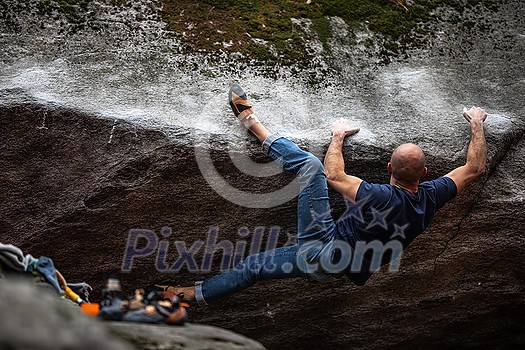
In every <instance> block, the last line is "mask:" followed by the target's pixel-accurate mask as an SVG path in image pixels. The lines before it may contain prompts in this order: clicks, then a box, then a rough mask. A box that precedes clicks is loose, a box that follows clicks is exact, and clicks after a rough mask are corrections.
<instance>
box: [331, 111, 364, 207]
mask: <svg viewBox="0 0 525 350" xmlns="http://www.w3.org/2000/svg"><path fill="white" fill-rule="evenodd" d="M357 132H359V128H352V127H350V124H349V123H348V120H346V119H339V120H337V121H335V122H334V124H333V125H332V140H331V142H330V146H329V147H328V151H327V152H326V156H325V158H324V168H325V172H326V180H327V182H328V184H329V185H330V187H332V188H333V189H334V190H336V191H337V192H339V193H341V194H342V195H343V196H345V197H346V198H348V199H350V200H351V201H352V202H355V200H356V195H357V190H358V189H359V185H361V182H363V180H361V179H360V178H358V177H355V176H352V175H348V174H346V173H345V160H344V158H343V143H344V140H345V138H346V137H347V136H350V135H354V134H356V133H357Z"/></svg>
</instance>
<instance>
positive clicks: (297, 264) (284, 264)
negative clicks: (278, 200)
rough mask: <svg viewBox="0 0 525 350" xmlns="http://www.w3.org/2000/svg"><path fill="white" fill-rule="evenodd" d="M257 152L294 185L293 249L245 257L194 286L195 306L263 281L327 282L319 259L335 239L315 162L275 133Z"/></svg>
mask: <svg viewBox="0 0 525 350" xmlns="http://www.w3.org/2000/svg"><path fill="white" fill-rule="evenodd" d="M263 149H264V150H265V151H266V152H267V153H268V155H269V156H270V157H271V158H272V159H273V160H275V161H276V162H277V163H279V164H280V165H281V166H282V167H283V168H284V169H285V170H288V171H290V172H292V173H293V174H294V176H295V177H296V179H297V180H298V182H299V185H300V193H299V197H298V204H297V221H298V223H297V225H298V227H297V231H298V235H297V240H298V244H296V245H293V246H284V247H281V248H277V249H273V250H270V251H266V252H262V253H259V254H254V255H250V256H248V257H247V258H245V259H244V260H243V261H241V262H239V263H238V264H237V265H236V266H235V267H234V268H232V269H230V270H227V271H225V272H223V273H221V274H219V275H216V276H213V277H210V278H208V279H206V280H204V281H199V282H197V283H196V284H195V297H196V299H197V301H205V302H211V301H214V300H216V299H219V298H222V297H225V296H228V295H231V294H234V293H236V292H239V291H241V290H243V289H246V288H248V287H250V286H252V285H254V284H255V283H257V282H258V281H262V280H268V279H283V278H297V277H302V278H311V279H314V280H317V281H320V282H328V281H330V280H331V276H330V274H328V273H326V272H325V271H323V270H322V269H320V268H318V266H319V264H318V263H319V261H321V259H327V258H328V259H331V256H332V243H333V242H334V240H335V237H336V225H335V222H334V220H333V219H332V215H331V214H330V201H329V198H328V185H327V183H326V175H325V172H324V168H323V165H322V163H321V161H320V160H319V159H318V158H317V157H315V156H314V155H313V154H311V153H309V152H306V151H303V150H302V149H300V148H299V147H298V146H297V145H296V144H295V143H293V142H292V141H290V140H288V139H286V138H283V137H281V136H280V135H279V134H272V135H270V136H269V137H268V138H267V139H266V140H264V142H263Z"/></svg>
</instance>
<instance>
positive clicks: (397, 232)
mask: <svg viewBox="0 0 525 350" xmlns="http://www.w3.org/2000/svg"><path fill="white" fill-rule="evenodd" d="M409 225H410V224H404V225H403V226H399V225H398V224H394V233H393V234H392V236H390V239H394V238H395V237H398V236H399V237H401V238H403V239H406V237H405V230H406V229H407V227H408V226H409Z"/></svg>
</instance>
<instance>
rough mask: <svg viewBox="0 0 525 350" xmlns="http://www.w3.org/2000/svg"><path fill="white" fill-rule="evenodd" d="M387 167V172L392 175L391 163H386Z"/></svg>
mask: <svg viewBox="0 0 525 350" xmlns="http://www.w3.org/2000/svg"><path fill="white" fill-rule="evenodd" d="M387 168H388V173H389V174H390V175H392V163H388V166H387ZM425 170H426V168H425Z"/></svg>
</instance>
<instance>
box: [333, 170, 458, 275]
mask: <svg viewBox="0 0 525 350" xmlns="http://www.w3.org/2000/svg"><path fill="white" fill-rule="evenodd" d="M456 193H457V188H456V184H455V183H454V181H453V180H452V179H451V178H449V177H445V176H444V177H440V178H438V179H436V180H432V181H425V182H422V183H420V184H419V187H418V191H417V193H416V194H413V193H410V192H408V191H406V190H403V189H401V188H399V187H396V186H392V185H390V184H388V185H387V184H381V185H380V184H369V183H367V182H366V181H363V182H362V183H361V185H360V186H359V189H358V190H357V195H356V202H355V204H348V209H347V211H346V212H345V213H344V214H343V215H342V216H341V217H340V218H339V220H338V221H337V230H338V232H339V234H340V236H342V238H343V239H344V240H346V241H347V242H348V243H349V244H350V245H351V246H352V248H354V249H355V247H356V245H357V244H358V242H360V241H362V242H365V243H369V242H374V241H376V242H379V243H381V244H383V245H386V244H388V243H389V242H391V241H392V240H397V241H398V242H399V243H400V244H401V245H402V247H403V248H405V247H407V246H408V245H409V244H410V243H411V242H412V241H413V240H414V239H415V238H416V237H417V236H418V235H420V234H421V233H422V232H423V231H424V230H425V229H426V228H427V227H428V225H430V222H431V221H432V219H433V218H434V214H435V213H436V211H437V210H438V209H440V208H442V207H443V206H444V205H445V203H446V202H448V201H449V200H451V199H452V198H454V197H455V195H456ZM361 244H362V243H361ZM372 253H373V252H371V251H368V252H366V254H364V260H365V262H368V263H369V262H370V261H367V260H370V259H371V258H370V256H368V255H367V254H372ZM390 261H391V256H390V255H389V254H385V255H384V256H383V257H382V261H381V265H383V264H386V263H389V262H390ZM367 266H368V265H366V264H364V266H363V270H362V271H360V272H357V273H356V272H355V271H353V272H350V271H349V272H348V273H347V274H348V277H349V278H350V279H351V280H352V281H353V282H354V283H356V284H358V285H363V284H364V283H365V282H366V281H367V280H368V278H370V276H371V275H372V272H373V271H372V272H370V273H369V271H365V270H367Z"/></svg>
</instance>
